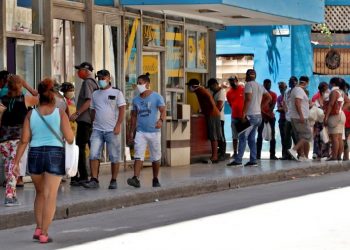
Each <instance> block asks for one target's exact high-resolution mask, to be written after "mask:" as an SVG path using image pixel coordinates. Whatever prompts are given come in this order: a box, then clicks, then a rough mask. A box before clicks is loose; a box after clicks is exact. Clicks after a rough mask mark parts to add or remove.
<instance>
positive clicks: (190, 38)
mask: <svg viewBox="0 0 350 250" xmlns="http://www.w3.org/2000/svg"><path fill="white" fill-rule="evenodd" d="M186 67H187V69H189V70H193V69H195V70H198V69H199V70H207V68H208V34H207V32H201V31H191V30H189V31H187V63H186Z"/></svg>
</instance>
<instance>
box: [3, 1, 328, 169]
mask: <svg viewBox="0 0 350 250" xmlns="http://www.w3.org/2000/svg"><path fill="white" fill-rule="evenodd" d="M301 5H307V6H304V7H308V8H309V7H310V8H311V7H312V8H314V10H315V14H319V15H321V13H323V8H324V6H323V5H324V2H323V1H319V0H310V1H307V3H304V1H301V0H292V1H288V3H279V4H276V3H275V1H273V0H267V1H264V4H262V3H261V1H259V0H256V1H249V3H247V1H243V0H240V1H224V0H201V1H197V0H193V1H185V0H178V1H159V0H151V1H141V0H140V1H135V0H120V1H118V0H80V1H79V0H77V1H68V0H6V1H5V0H1V1H0V20H1V21H2V22H1V24H0V69H7V70H9V71H10V72H11V73H16V74H19V75H21V76H23V77H24V79H25V80H26V81H27V82H28V83H30V84H31V85H32V86H34V87H35V86H36V84H37V83H38V82H39V81H40V79H42V78H43V77H44V76H52V77H54V78H55V79H56V80H57V81H58V82H64V81H70V82H73V83H75V86H76V90H77V91H79V86H80V80H79V79H78V78H77V77H76V75H75V70H74V67H73V66H74V65H76V64H79V63H81V62H83V61H89V62H91V63H92V64H93V66H94V69H95V70H100V69H102V68H105V69H108V70H109V71H110V72H111V74H112V78H113V85H114V86H116V87H118V88H120V89H121V90H122V91H123V92H124V94H125V96H126V99H127V101H128V104H130V102H131V99H132V98H133V96H134V87H135V84H136V78H137V76H138V75H140V74H145V73H147V72H148V73H149V74H150V76H151V82H152V89H153V90H155V91H157V92H159V93H160V94H161V95H162V96H163V97H164V99H165V100H166V108H167V123H166V126H164V127H163V129H162V135H163V142H162V151H163V159H162V161H163V164H167V165H186V164H188V163H189V162H190V159H191V156H193V154H192V153H193V152H197V153H198V154H201V153H205V150H206V148H205V146H204V148H203V150H202V149H198V146H200V145H201V143H199V142H200V138H198V136H202V137H203V138H202V139H203V140H204V141H205V133H204V135H203V133H199V134H198V135H196V133H195V132H196V131H197V132H198V131H199V130H198V129H196V128H199V127H198V126H201V124H202V118H201V116H200V115H198V114H197V113H198V104H197V103H196V100H195V98H194V96H192V95H191V94H190V93H187V89H186V87H185V83H186V81H187V80H188V79H190V78H198V79H199V80H200V81H201V82H203V83H204V82H206V80H207V79H209V78H210V77H215V75H216V59H215V58H216V31H218V30H222V29H224V28H225V26H228V25H246V24H259V25H261V24H290V23H292V24H301V23H313V22H317V21H318V20H319V19H320V18H319V17H317V18H316V17H309V16H308V15H307V13H306V12H304V11H301V10H302V9H303V6H301ZM128 110H129V111H130V106H128ZM191 112H192V114H194V115H193V116H191ZM125 125H126V126H125V130H127V129H128V115H127V117H126V123H125ZM191 127H192V129H191ZM204 130H205V129H204ZM191 131H192V133H191ZM201 150H202V151H201ZM179 156H181V157H179Z"/></svg>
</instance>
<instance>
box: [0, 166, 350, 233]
mask: <svg viewBox="0 0 350 250" xmlns="http://www.w3.org/2000/svg"><path fill="white" fill-rule="evenodd" d="M227 162H228V161H226V162H220V163H219V164H213V165H207V164H193V165H190V166H184V167H162V168H161V171H160V178H159V179H160V183H161V184H162V187H161V188H152V187H151V185H152V184H151V182H152V169H151V168H145V169H143V171H142V175H141V188H139V189H135V188H133V187H130V186H128V185H127V183H126V180H127V178H129V177H131V176H132V174H133V172H132V170H131V169H127V170H126V171H124V170H123V167H122V166H121V168H120V174H119V176H118V189H117V190H108V189H107V187H108V184H109V178H110V175H109V170H108V167H107V166H103V171H102V172H103V174H102V175H101V177H100V188H99V189H97V190H86V189H84V188H83V187H71V186H70V185H69V181H67V182H65V183H63V184H61V186H60V190H59V195H58V202H57V211H56V216H55V219H64V218H68V217H74V216H80V215H84V214H90V213H97V212H102V211H106V210H111V209H115V208H124V207H128V206H134V205H138V204H143V203H149V202H155V201H159V200H167V199H175V198H180V197H188V196H194V195H199V194H203V193H209V192H217V191H222V190H227V189H235V188H240V187H246V186H251V185H258V184H265V183H271V182H277V181H285V180H291V179H295V178H301V177H307V176H315V175H322V174H327V173H332V172H340V171H348V170H350V162H325V161H310V162H295V161H270V160H261V161H260V163H259V165H260V167H245V168H244V167H226V163H227ZM18 198H19V201H20V202H21V204H22V205H21V206H17V207H12V208H9V207H5V206H4V205H2V204H1V205H0V229H6V228H12V227H18V226H23V225H28V224H33V223H34V214H33V199H34V186H33V184H32V183H26V185H25V187H24V189H19V190H18ZM3 199H4V189H3V188H1V189H0V201H3Z"/></svg>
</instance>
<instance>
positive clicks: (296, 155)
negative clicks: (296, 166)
mask: <svg viewBox="0 0 350 250" xmlns="http://www.w3.org/2000/svg"><path fill="white" fill-rule="evenodd" d="M288 153H289V154H290V156H292V157H293V159H294V160H296V161H297V160H298V152H297V151H295V150H294V149H292V148H290V149H288Z"/></svg>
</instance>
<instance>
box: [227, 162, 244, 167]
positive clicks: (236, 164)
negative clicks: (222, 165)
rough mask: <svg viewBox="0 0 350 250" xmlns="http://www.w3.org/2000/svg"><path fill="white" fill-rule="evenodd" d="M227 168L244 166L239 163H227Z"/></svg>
mask: <svg viewBox="0 0 350 250" xmlns="http://www.w3.org/2000/svg"><path fill="white" fill-rule="evenodd" d="M226 166H228V167H231V166H232V167H241V166H243V165H242V162H241V163H239V162H235V161H231V162H229V163H227V164H226Z"/></svg>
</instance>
